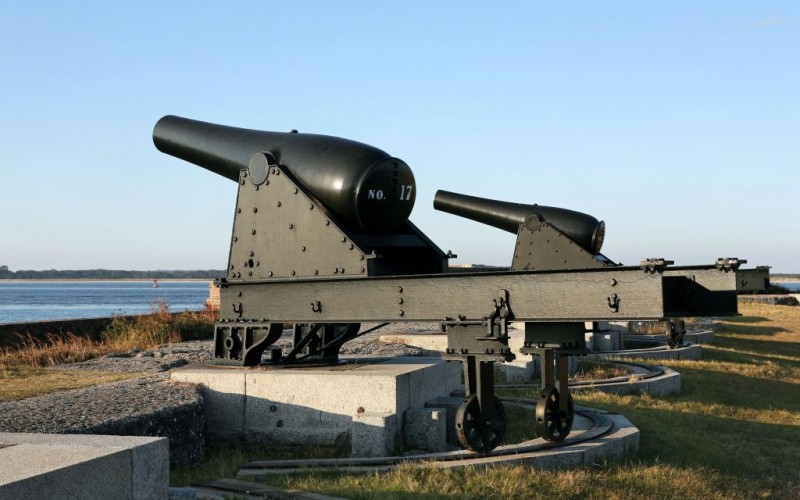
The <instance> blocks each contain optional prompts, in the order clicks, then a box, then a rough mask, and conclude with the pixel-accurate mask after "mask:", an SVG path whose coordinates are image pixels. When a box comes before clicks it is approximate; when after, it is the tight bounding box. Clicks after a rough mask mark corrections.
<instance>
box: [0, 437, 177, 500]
mask: <svg viewBox="0 0 800 500" xmlns="http://www.w3.org/2000/svg"><path fill="white" fill-rule="evenodd" d="M168 457H169V451H168V447H167V439H166V438H154V437H127V436H90V435H74V434H73V435H55V434H18V433H5V432H3V433H0V464H2V466H0V498H26V499H51V498H74V499H95V498H115V499H142V500H145V499H166V498H167V491H168V486H169V458H168Z"/></svg>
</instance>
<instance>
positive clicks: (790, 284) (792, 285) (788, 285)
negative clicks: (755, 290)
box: [773, 281, 800, 293]
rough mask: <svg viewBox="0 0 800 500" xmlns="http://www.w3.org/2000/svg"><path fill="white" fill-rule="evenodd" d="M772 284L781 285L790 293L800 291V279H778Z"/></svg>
mask: <svg viewBox="0 0 800 500" xmlns="http://www.w3.org/2000/svg"><path fill="white" fill-rule="evenodd" d="M773 285H778V286H780V287H783V288H785V289H787V290H789V291H791V292H792V293H799V292H800V281H778V282H775V283H773Z"/></svg>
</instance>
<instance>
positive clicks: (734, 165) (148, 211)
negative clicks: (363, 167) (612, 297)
mask: <svg viewBox="0 0 800 500" xmlns="http://www.w3.org/2000/svg"><path fill="white" fill-rule="evenodd" d="M166 114H176V115H180V116H185V117H189V118H194V119H200V120H204V121H210V122H216V123H222V124H226V125H234V126H241V127H247V128H257V129H262V130H279V131H288V130H290V129H293V128H296V129H299V130H301V131H305V132H316V133H323V134H329V135H337V136H342V137H347V138H350V139H355V140H358V141H361V142H366V143H368V144H372V145H374V146H377V147H379V148H381V149H383V150H385V151H387V152H389V153H390V154H392V155H394V156H398V157H400V158H402V159H404V160H405V161H406V162H407V163H408V164H409V165H410V166H411V168H412V169H413V170H414V174H415V176H416V180H417V187H418V195H417V203H416V206H415V209H414V212H413V213H412V216H411V218H412V220H413V221H414V222H415V223H416V224H417V225H418V226H419V227H420V228H421V229H422V230H423V231H425V232H426V234H428V235H429V236H430V237H431V238H432V239H433V240H434V241H435V242H436V243H437V244H439V246H440V247H442V248H443V249H444V250H448V249H449V250H453V252H455V253H457V254H458V255H459V259H458V260H459V261H460V262H476V263H485V264H509V263H510V261H511V255H512V248H513V244H514V236H513V235H510V234H507V233H504V232H502V231H499V230H496V229H493V228H488V227H484V226H481V225H480V224H477V223H474V222H470V221H467V220H462V219H459V218H457V217H455V216H452V215H449V214H444V213H440V212H436V211H434V210H433V208H432V202H433V195H434V193H435V191H436V190H437V189H447V190H451V191H456V192H462V193H467V194H472V195H477V196H484V197H489V198H497V199H504V200H510V201H515V202H522V203H539V204H544V205H553V206H562V207H569V208H572V209H575V210H580V211H583V212H587V213H590V214H592V215H594V216H596V217H597V218H599V219H604V220H605V221H606V223H607V236H606V245H605V247H604V253H605V254H606V255H608V256H609V257H610V258H612V259H614V260H617V261H622V262H623V263H625V264H637V263H638V262H639V261H640V260H641V259H643V258H646V257H666V258H670V259H673V260H675V261H676V263H678V264H705V263H712V262H713V261H714V259H715V258H717V257H722V256H737V257H740V258H747V259H748V260H749V262H750V263H751V264H754V265H760V264H768V265H772V266H773V271H775V272H795V273H797V272H800V255H798V249H800V223H798V216H800V199H799V198H800V197H799V196H798V193H799V192H800V191H799V190H798V187H800V185H799V183H798V179H800V174H798V171H800V3H798V2H792V1H785V2H771V1H761V2H735V1H718V2H682V3H679V2H647V3H646V2H620V1H615V2H588V1H587V2H570V3H568V4H566V3H563V2H533V1H525V2H485V1H483V2H472V1H458V2H432V1H426V2H374V1H363V2H336V1H307V2H301V1H296V2H277V1H274V2H268V1H259V2H238V1H227V2H211V1H208V2H178V1H175V2H163V1H159V2H152V1H136V2H55V1H54V2H44V1H30V0H26V1H15V0H7V1H3V2H0V141H1V142H0V265H2V264H5V265H8V266H9V267H10V268H11V269H12V270H18V269H49V268H57V269H85V268H114V269H195V268H217V269H221V268H223V267H225V265H226V262H227V253H228V245H229V238H230V226H231V222H232V217H233V209H234V202H235V196H236V184H235V183H233V182H230V181H228V180H226V179H223V178H222V177H218V176H216V175H214V174H212V173H209V172H206V171H204V170H201V169H199V168H197V167H194V166H192V165H190V164H188V163H185V162H182V161H180V160H177V159H175V158H172V157H169V156H166V155H163V154H161V153H159V152H158V151H157V150H156V149H155V148H154V146H153V144H152V140H151V134H152V129H153V125H154V124H155V123H156V121H157V120H158V119H159V118H160V117H161V116H163V115H166Z"/></svg>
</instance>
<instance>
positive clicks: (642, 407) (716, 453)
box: [173, 304, 800, 499]
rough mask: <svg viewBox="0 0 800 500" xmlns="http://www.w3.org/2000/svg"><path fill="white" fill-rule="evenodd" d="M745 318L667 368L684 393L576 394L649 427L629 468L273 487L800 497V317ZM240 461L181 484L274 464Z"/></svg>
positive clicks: (322, 476) (755, 309) (466, 494)
mask: <svg viewBox="0 0 800 500" xmlns="http://www.w3.org/2000/svg"><path fill="white" fill-rule="evenodd" d="M740 312H741V313H742V314H743V316H742V317H738V318H733V319H731V320H728V321H724V322H723V326H722V329H721V331H719V332H717V333H716V335H715V339H714V344H713V345H710V346H704V347H703V359H702V360H701V361H669V362H664V363H663V364H665V365H667V366H670V367H671V368H674V369H676V370H678V371H679V372H680V373H681V375H682V377H681V380H682V389H681V391H680V393H679V394H675V395H671V396H666V397H658V398H656V397H651V396H646V395H637V396H613V395H607V394H604V393H600V392H593V393H582V394H580V395H577V396H575V400H576V403H577V404H579V405H584V406H589V407H594V408H601V409H604V410H608V411H611V412H615V413H621V414H623V415H625V417H627V418H628V419H629V420H630V421H632V422H633V423H634V424H635V425H636V426H637V427H638V428H639V430H640V431H641V450H640V452H639V454H638V455H636V456H632V457H628V458H627V459H626V460H624V461H622V462H612V463H601V464H596V465H594V466H592V467H585V468H581V469H577V470H568V471H559V472H553V471H540V470H534V469H531V468H528V467H519V466H514V467H512V466H496V467H491V468H489V469H475V468H461V469H454V470H441V469H435V468H417V467H411V466H408V467H404V468H401V469H399V470H396V471H392V472H385V473H369V474H342V473H308V474H302V475H290V476H279V475H277V476H273V477H270V478H269V479H267V481H268V482H269V483H270V484H274V485H277V486H282V487H285V488H291V489H297V490H303V491H313V492H318V493H324V494H329V495H335V496H342V497H347V498H408V499H411V498H414V499H416V498H654V499H655V498H658V499H661V498H752V497H768V498H800V308H798V307H788V306H767V305H756V304H749V305H748V304H746V305H741V306H740ZM504 395H509V396H525V397H534V396H535V394H534V391H532V390H528V391H527V392H526V391H525V390H522V391H520V390H513V391H512V390H508V391H504ZM516 413H517V412H515V414H514V415H513V417H514V418H519V415H517V414H516ZM523 417H524V415H523ZM530 417H531V425H532V418H533V416H532V415H531V416H530ZM518 435H524V432H522V433H518ZM237 453H241V454H239V455H236V457H235V460H228V461H225V460H221V459H220V458H219V453H215V454H213V456H212V461H213V460H217V461H220V463H221V464H223V465H218V466H217V467H218V468H216V469H213V468H212V469H210V470H209V469H207V470H205V471H203V473H202V475H200V476H197V475H195V474H192V473H191V472H190V471H186V470H179V471H175V472H174V473H173V481H174V482H176V483H181V484H183V483H185V482H188V481H191V480H193V479H194V478H198V477H202V478H205V479H216V478H219V477H224V476H231V475H232V474H233V472H234V471H235V470H236V467H238V465H241V464H242V463H244V462H246V461H248V460H252V459H256V458H264V455H259V453H260V452H259V451H252V450H251V452H248V451H242V452H237Z"/></svg>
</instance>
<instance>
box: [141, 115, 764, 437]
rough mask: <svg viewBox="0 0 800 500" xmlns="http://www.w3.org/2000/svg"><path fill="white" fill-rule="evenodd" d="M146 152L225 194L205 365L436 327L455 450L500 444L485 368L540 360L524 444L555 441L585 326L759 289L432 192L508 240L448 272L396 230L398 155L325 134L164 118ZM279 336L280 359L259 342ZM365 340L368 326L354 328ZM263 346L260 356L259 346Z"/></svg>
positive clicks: (574, 220) (577, 218) (404, 223)
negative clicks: (633, 262) (217, 183)
mask: <svg viewBox="0 0 800 500" xmlns="http://www.w3.org/2000/svg"><path fill="white" fill-rule="evenodd" d="M153 141H154V143H155V145H156V147H157V148H158V149H159V150H160V151H162V152H164V153H167V154H169V155H172V156H175V157H177V158H181V159H184V160H186V161H188V162H191V163H194V164H196V165H198V166H200V167H202V168H205V169H207V170H210V171H212V172H215V173H217V174H219V175H221V176H223V177H227V178H228V179H231V180H233V181H236V182H237V183H238V196H237V201H236V207H235V211H234V218H233V231H232V236H231V247H230V255H229V262H228V266H227V269H226V275H225V277H223V278H221V279H220V280H218V284H219V286H220V316H219V321H218V322H217V323H216V325H215V333H214V360H215V362H217V363H225V364H235V365H241V366H253V365H259V364H276V365H281V364H286V365H290V364H298V363H335V362H336V361H337V359H338V353H339V349H340V348H341V346H342V345H343V344H344V343H345V342H347V341H348V340H351V339H353V338H355V337H356V336H358V335H360V334H363V333H365V332H360V324H361V323H365V322H371V323H379V324H380V325H381V326H382V325H385V324H388V323H393V322H404V321H430V322H439V323H440V324H441V325H442V328H443V330H444V331H445V332H446V334H447V342H448V345H447V349H446V352H445V357H446V358H447V359H453V360H460V361H461V362H462V364H463V369H464V381H465V388H466V397H465V399H464V402H463V403H462V404H461V406H460V407H459V409H458V412H457V414H456V433H457V435H458V439H459V442H460V443H461V444H462V446H464V447H465V448H468V449H471V450H475V451H478V452H484V453H485V452H489V451H491V450H493V449H494V448H495V447H496V446H498V445H499V444H500V442H502V439H503V436H504V433H505V428H506V416H505V410H504V409H503V405H502V403H501V402H500V400H499V399H498V398H497V397H496V396H495V391H494V378H493V364H494V363H496V362H506V361H511V360H513V359H514V358H515V354H514V353H512V352H511V350H510V348H509V345H508V340H509V337H508V330H509V325H510V323H511V322H512V321H514V322H519V323H524V325H525V340H524V347H523V349H522V350H521V352H520V354H522V355H533V356H539V357H540V358H541V370H542V390H541V393H540V396H539V401H538V403H537V406H536V413H535V415H534V416H533V418H534V422H535V427H536V431H537V434H538V435H539V436H541V437H543V438H545V439H547V440H551V441H562V440H564V439H565V438H566V437H567V436H568V435H569V433H570V430H571V427H572V421H573V418H574V404H573V402H572V397H571V395H570V394H569V390H568V386H567V363H566V359H567V356H570V355H579V354H584V353H586V352H587V349H586V343H585V333H586V331H587V330H586V326H585V323H586V322H592V323H596V322H599V321H631V320H669V321H671V322H674V324H675V326H674V328H673V330H674V331H679V330H680V329H681V328H682V326H681V325H682V324H681V318H684V317H687V316H731V315H736V314H737V302H736V293H737V289H742V288H748V287H749V288H757V287H759V286H761V285H763V284H764V283H765V282H766V281H767V280H768V272H767V271H765V270H764V268H758V269H756V270H745V269H740V266H741V265H742V264H744V263H745V262H746V261H744V260H740V259H735V258H729V259H720V260H718V261H717V262H716V263H714V264H711V265H704V266H685V267H678V266H674V263H673V262H672V261H669V260H666V259H646V260H643V261H642V262H641V263H640V265H638V266H622V265H620V264H618V263H615V262H613V261H612V260H610V259H609V258H607V257H605V256H604V255H603V254H601V253H600V250H601V248H602V245H603V240H604V238H605V223H604V222H602V221H599V220H598V219H596V218H595V217H593V216H591V215H588V214H583V213H580V212H575V211H572V210H568V209H563V208H556V207H545V206H539V205H526V204H520V203H510V202H506V201H497V200H488V199H484V198H478V197H474V196H468V195H462V194H456V193H451V192H447V191H439V192H438V193H437V194H436V196H435V199H434V207H435V208H437V209H439V210H443V211H445V212H449V213H452V214H454V215H458V216H462V217H466V218H469V219H472V220H475V221H476V222H479V223H484V224H488V225H491V226H494V227H497V228H499V229H501V230H505V231H509V232H512V233H515V234H516V235H517V241H516V244H515V247H514V252H513V257H512V262H511V265H510V266H509V267H508V268H507V269H501V270H494V271H491V272H480V273H469V272H467V273H464V272H458V273H456V272H451V270H450V268H449V265H448V261H449V259H450V258H452V257H453V255H452V254H451V253H450V252H448V253H445V252H443V251H442V250H441V249H440V248H439V247H437V246H436V245H435V244H434V243H433V241H431V239H430V238H428V237H427V236H426V235H425V234H424V233H423V232H422V231H420V230H419V229H418V228H417V227H416V226H414V224H412V223H411V221H410V220H409V216H410V214H411V210H412V208H413V205H414V201H415V198H416V184H415V178H414V175H413V173H412V171H411V168H410V167H409V166H408V165H407V164H406V163H405V162H403V161H402V160H400V159H398V158H395V157H393V156H391V155H389V154H388V153H386V152H384V151H381V150H380V149H377V148H374V147H372V146H369V145H366V144H361V143H358V142H355V141H350V140H347V139H341V138H337V137H331V136H325V135H316V134H305V133H299V132H297V131H291V132H288V133H281V132H262V131H256V130H249V129H241V128H234V127H227V126H221V125H215V124H210V123H205V122H200V121H195V120H189V119H185V118H179V117H175V116H166V117H164V118H162V119H161V120H160V121H159V122H158V123H157V124H156V126H155V128H154V131H153ZM284 325H292V332H293V344H292V346H291V348H289V349H288V350H287V351H286V352H284V350H282V349H279V348H274V347H272V346H273V344H274V343H275V342H276V341H277V340H278V338H279V337H280V336H281V335H282V332H283V328H284ZM367 331H372V330H367ZM268 349H269V350H268Z"/></svg>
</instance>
